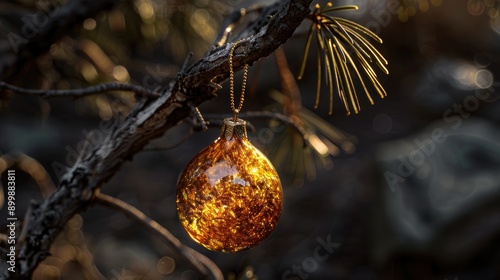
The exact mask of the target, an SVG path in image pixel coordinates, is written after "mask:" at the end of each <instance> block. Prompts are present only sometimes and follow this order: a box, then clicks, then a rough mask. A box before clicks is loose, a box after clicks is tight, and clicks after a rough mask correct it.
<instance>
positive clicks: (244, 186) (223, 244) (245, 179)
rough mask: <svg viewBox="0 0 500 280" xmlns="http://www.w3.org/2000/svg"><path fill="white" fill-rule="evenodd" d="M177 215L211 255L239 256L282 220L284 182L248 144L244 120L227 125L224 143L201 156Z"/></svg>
mask: <svg viewBox="0 0 500 280" xmlns="http://www.w3.org/2000/svg"><path fill="white" fill-rule="evenodd" d="M176 202H177V211H178V213H179V219H180V221H181V223H182V225H183V226H184V228H185V229H186V231H187V233H188V234H189V236H190V237H191V238H192V239H193V240H195V241H196V242H197V243H199V244H200V245H202V246H204V247H205V248H207V249H210V250H214V251H221V252H238V251H242V250H245V249H248V248H251V247H253V246H255V245H257V244H258V243H260V242H261V241H263V240H264V239H265V238H266V237H267V236H269V234H271V232H272V231H273V230H274V228H275V227H276V225H277V223H278V220H279V218H280V215H281V209H282V204H283V192H282V188H281V182H280V179H279V176H278V173H277V172H276V169H275V168H274V167H273V165H272V163H271V162H270V161H269V160H268V159H267V157H266V156H265V155H264V154H262V153H261V152H260V151H259V150H258V149H257V148H255V147H254V146H253V145H252V144H251V143H250V141H249V140H248V138H247V134H246V124H245V121H244V120H242V119H236V120H235V119H225V120H224V123H223V126H222V129H221V134H220V137H219V138H218V139H217V140H216V141H215V142H214V143H212V144H210V145H209V146H208V147H206V148H205V149H203V150H202V151H201V152H200V153H199V154H198V155H196V156H195V157H194V158H193V159H192V160H191V162H189V164H188V165H187V166H186V168H185V169H184V171H183V173H182V175H181V177H180V179H179V183H178V186H177V197H176Z"/></svg>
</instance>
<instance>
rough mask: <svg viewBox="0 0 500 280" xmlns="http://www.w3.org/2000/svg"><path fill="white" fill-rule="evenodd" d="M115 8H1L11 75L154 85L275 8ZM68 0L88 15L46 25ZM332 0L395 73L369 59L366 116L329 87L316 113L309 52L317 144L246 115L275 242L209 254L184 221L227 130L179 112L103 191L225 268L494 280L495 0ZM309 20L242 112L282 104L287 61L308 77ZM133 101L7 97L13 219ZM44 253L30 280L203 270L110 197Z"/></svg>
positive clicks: (499, 137)
mask: <svg viewBox="0 0 500 280" xmlns="http://www.w3.org/2000/svg"><path fill="white" fill-rule="evenodd" d="M107 2H110V1H102V2H97V1H96V3H87V2H85V1H68V3H66V2H65V1H63V0H38V1H32V0H22V1H21V0H18V1H8V2H7V1H4V2H1V3H0V80H2V81H4V82H8V83H11V84H14V85H17V86H21V87H26V88H37V89H68V88H81V87H86V86H89V85H96V84H99V83H103V82H110V81H117V82H122V83H132V84H136V85H141V86H144V87H146V88H149V89H155V88H157V87H158V86H161V85H166V84H168V83H169V82H170V81H171V80H172V79H174V78H175V75H176V74H177V72H178V71H179V69H180V66H181V65H182V63H183V61H184V60H185V58H186V56H187V54H188V53H189V52H193V53H194V55H193V59H192V61H193V62H194V61H195V60H196V59H197V58H200V57H202V56H203V54H205V53H206V52H207V51H208V50H209V48H210V46H211V45H212V44H213V43H214V40H215V38H216V36H217V34H218V33H219V32H220V30H221V29H223V28H224V26H223V21H224V19H225V18H226V16H227V15H229V14H230V13H231V12H232V11H233V10H235V9H240V8H248V7H251V6H252V5H263V4H266V5H267V4H268V3H267V2H265V1H261V2H257V1H229V0H213V1H208V0H184V1H179V0H174V1H160V0H133V1H132V0H127V1H119V2H117V3H116V4H114V5H109V4H106V3H107ZM318 3H319V4H321V6H324V5H326V2H322V1H319V2H318ZM70 4H71V5H75V7H76V8H75V10H76V11H82V14H84V15H85V18H83V19H81V20H79V19H80V17H81V15H80V14H77V15H75V16H74V17H73V16H70V17H69V18H72V20H68V21H67V22H66V21H64V20H63V21H61V26H59V28H58V29H57V30H52V31H47V30H45V29H44V28H43V27H44V26H45V25H46V24H47V22H48V21H50V20H51V16H50V15H54V14H58V13H59V14H58V16H64V14H63V13H62V12H61V11H63V8H62V7H63V6H65V5H70ZM333 4H334V6H337V5H338V6H340V5H357V6H358V7H359V9H358V10H357V11H344V12H338V13H335V14H334V15H335V16H339V17H342V18H346V19H350V20H353V21H355V22H357V23H359V24H361V25H362V26H365V27H367V28H369V29H370V30H372V31H373V32H374V33H376V34H377V35H379V36H380V37H381V38H382V39H383V41H384V43H383V44H377V43H374V46H375V47H376V48H377V49H378V50H379V51H380V52H381V53H382V54H383V55H384V56H385V58H386V59H387V60H388V61H389V64H388V69H389V72H390V74H389V75H385V74H384V73H383V72H382V71H378V69H376V73H377V75H378V77H379V80H380V82H381V84H382V85H383V86H384V88H385V90H386V91H387V97H386V98H384V99H381V98H379V97H378V95H377V94H376V93H374V92H372V93H371V95H372V96H373V98H374V101H375V104H374V105H373V106H372V105H370V104H369V102H368V100H367V99H366V98H365V97H364V95H363V94H362V92H361V93H360V94H359V98H360V103H361V111H360V112H359V113H358V114H351V115H350V116H347V115H346V111H345V110H344V108H343V105H342V104H341V102H340V100H339V99H338V98H337V97H335V99H334V102H333V114H331V115H330V114H328V111H329V108H328V107H329V106H328V103H329V99H328V92H327V89H326V87H325V86H323V87H324V88H325V89H323V91H322V94H321V96H320V104H319V106H318V108H317V109H314V108H313V107H314V102H315V92H316V78H317V70H316V66H317V65H316V64H315V63H316V59H315V57H316V56H315V52H316V48H315V47H312V48H311V54H310V55H309V59H308V62H307V65H306V71H305V73H306V74H305V75H304V77H303V79H302V80H300V81H297V84H298V86H299V88H300V99H299V100H300V101H301V103H302V107H300V106H298V108H297V104H298V103H297V101H295V103H294V104H293V105H294V106H296V107H295V111H294V113H295V115H293V117H297V118H298V119H299V120H300V122H301V123H302V125H303V126H304V127H305V128H306V130H307V132H308V133H309V135H312V136H311V137H309V138H308V139H309V141H306V142H305V143H304V139H303V138H302V137H301V135H300V134H298V133H297V132H296V130H294V129H293V128H291V127H289V126H285V125H283V124H281V123H279V122H278V121H276V120H262V119H261V120H250V121H251V122H252V125H253V126H254V128H255V129H254V130H253V131H252V132H250V134H249V137H250V139H251V141H252V143H253V144H254V145H255V146H257V147H258V148H260V149H262V150H263V151H264V152H265V153H266V154H267V155H268V156H269V157H270V159H271V160H272V161H273V163H274V164H275V165H276V166H277V168H278V170H279V173H280V176H281V178H282V184H283V191H284V208H283V213H282V217H281V219H280V222H279V224H278V226H277V228H276V230H275V231H274V232H273V233H272V234H271V236H270V237H269V238H267V239H266V240H265V241H264V242H262V243H261V244H260V245H258V246H256V247H255V248H253V249H250V250H247V251H244V252H240V253H235V254H226V253H217V252H211V251H208V250H206V249H204V248H203V247H201V246H199V245H197V244H196V243H194V242H193V241H192V240H191V239H190V238H189V237H188V235H187V234H186V232H185V231H184V229H183V228H182V226H181V224H180V222H179V220H178V217H177V212H176V208H175V193H176V183H177V180H178V176H179V174H180V173H181V172H182V170H183V168H184V166H185V165H186V164H187V163H188V162H189V161H190V160H191V158H192V157H193V156H195V155H196V154H197V153H198V152H199V151H200V150H201V149H203V148H204V147H205V146H207V145H208V144H210V143H211V142H213V141H214V140H215V139H216V138H217V137H218V133H219V129H218V128H211V129H209V130H208V131H206V132H194V133H193V134H192V136H194V137H188V136H190V125H189V124H185V123H183V124H180V125H179V126H177V127H175V128H174V129H172V130H170V131H168V132H167V133H166V134H165V135H164V136H163V137H162V138H161V139H158V140H156V141H154V142H152V143H151V144H150V146H148V147H147V149H146V150H145V151H143V152H141V153H139V154H137V155H136V156H135V157H134V158H133V160H132V161H129V162H127V163H126V164H125V165H124V166H123V167H122V168H121V170H120V171H119V172H118V173H117V174H116V175H115V176H114V177H113V178H112V180H110V182H109V183H108V184H107V185H105V186H104V187H103V190H102V192H103V193H106V194H109V195H112V196H115V197H118V198H120V199H122V200H124V201H126V202H128V203H130V204H132V205H134V206H136V207H137V208H139V209H140V210H142V211H143V212H145V213H146V214H147V215H149V216H150V217H151V218H153V219H155V220H156V221H158V222H159V223H160V224H162V225H163V226H164V227H165V228H167V229H169V230H170V231H171V232H172V233H173V234H174V235H175V236H176V237H178V238H179V239H180V240H181V241H182V242H183V243H185V244H186V245H188V246H191V247H193V248H194V249H196V250H198V251H200V252H201V253H203V254H205V255H207V256H208V257H209V258H210V259H212V260H213V261H214V262H215V263H216V264H217V265H218V266H219V267H220V268H221V270H222V271H223V273H224V275H225V276H226V278H227V279H440V280H445V279H448V280H465V279H500V131H499V124H500V123H499V122H500V114H498V112H499V111H500V101H499V96H500V95H499V92H500V72H499V70H500V69H499V67H500V1H498V0H454V1H451V0H387V1H375V0H366V1H356V0H352V1H335V2H334V3H333ZM78 5H81V7H78ZM89 10H90V12H89ZM254 17H256V14H254V13H249V14H248V17H247V18H245V20H247V21H249V20H251V19H252V18H254ZM245 24H246V23H245V22H243V23H241V24H240V27H241V26H242V27H241V28H244V26H245ZM309 25H310V22H307V21H306V22H305V23H304V26H301V27H300V28H299V29H298V30H297V32H296V34H295V35H294V37H293V38H291V39H290V40H289V41H288V42H287V43H286V44H285V45H284V48H283V50H281V51H282V53H281V51H280V53H281V54H283V53H284V55H285V57H286V58H287V59H286V61H287V62H288V66H289V68H287V67H284V66H283V57H282V56H278V55H277V56H276V57H274V55H271V56H270V57H268V58H265V59H262V60H260V61H258V62H256V63H255V64H254V65H253V66H252V67H251V69H250V78H249V93H248V96H247V99H246V103H245V107H244V110H245V111H259V110H268V111H275V112H283V110H285V111H287V110H288V111H289V109H290V108H289V106H290V104H289V103H287V101H286V98H283V93H282V92H285V91H286V90H285V89H284V87H283V84H282V83H281V82H280V81H281V78H282V77H283V75H284V74H283V69H285V70H286V69H289V71H291V73H293V75H294V76H295V77H297V74H298V72H299V68H300V65H301V59H300V58H301V57H302V54H303V53H304V45H305V41H306V37H307V30H308V27H309ZM40 35H44V36H42V37H45V39H46V40H39V39H38V38H39V37H40ZM33 38H37V39H36V40H35V39H33ZM54 38H58V39H57V42H55V43H54V42H53V41H51V40H52V39H54ZM32 39H33V40H32ZM313 45H315V43H314V42H313ZM279 70H281V72H280V71H279ZM370 90H372V89H370ZM218 95H219V96H218V97H217V98H215V99H213V100H212V101H210V102H207V103H205V104H203V105H202V106H201V107H200V111H201V112H202V114H204V115H206V116H208V118H210V116H214V115H215V114H217V115H219V114H227V113H229V112H230V107H229V95H228V84H227V83H225V84H223V89H222V90H220V91H219V94H218ZM134 103H135V99H134V97H133V96H132V95H131V94H130V93H125V92H115V93H106V94H100V95H92V96H88V97H84V98H79V99H74V100H73V99H70V98H51V99H42V98H38V97H30V96H22V95H16V94H13V93H11V92H7V91H4V92H3V93H2V94H0V156H1V158H0V170H1V171H2V172H4V173H3V174H2V175H5V171H6V170H7V169H9V168H10V169H15V170H16V172H17V186H18V187H17V194H16V199H17V203H18V204H17V215H18V216H19V217H21V216H22V215H23V213H24V212H25V211H26V209H27V207H28V205H29V201H30V200H33V199H34V200H41V199H43V197H44V196H46V195H48V194H50V193H51V192H52V191H53V186H54V185H56V186H57V184H58V182H59V178H60V177H61V175H62V174H63V173H64V169H65V168H66V167H68V166H71V164H72V163H73V162H74V161H75V159H76V157H77V154H78V152H79V151H80V150H81V149H82V145H83V143H84V140H85V137H86V135H87V134H88V133H89V132H92V133H94V135H96V137H99V136H100V135H101V136H103V135H105V134H106V133H107V131H109V127H110V125H112V124H113V122H116V121H119V120H120V119H122V118H123V117H124V116H125V115H126V114H127V112H128V111H129V110H130V109H131V108H132V107H133V105H134ZM287 106H288V107H287ZM197 136H202V137H197ZM4 177H5V176H3V177H2V180H1V182H2V185H3V186H2V187H3V188H4V193H2V194H1V195H0V203H1V204H0V205H1V207H2V208H1V209H2V210H1V214H0V221H2V222H0V224H1V230H2V232H6V230H7V229H6V222H3V221H6V217H7V211H6V210H5V208H6V206H5V203H4V202H5V201H4V194H5V188H6V181H5V178H4ZM4 210H5V211H4ZM51 252H52V255H51V256H49V257H48V258H47V259H46V260H45V261H44V262H43V263H42V264H40V265H39V267H38V268H37V270H36V272H35V274H34V279H103V278H104V279H198V277H199V276H198V275H197V273H196V272H195V271H194V270H193V268H192V267H190V266H189V265H188V264H187V263H186V262H185V261H183V260H182V259H181V258H179V256H176V255H175V254H173V253H172V251H171V250H170V249H169V248H168V247H167V246H166V245H165V244H163V243H162V242H160V240H159V239H158V238H156V237H155V236H153V235H151V234H150V233H149V232H147V231H146V230H145V229H144V228H142V227H141V226H139V225H138V224H136V223H134V222H133V221H132V220H130V219H128V218H127V217H126V216H125V215H124V214H123V213H118V212H115V211H113V210H110V209H108V208H105V207H103V206H100V205H96V206H94V207H91V208H89V209H88V210H87V211H85V212H84V213H82V214H81V215H77V216H75V217H74V218H73V219H72V220H71V222H70V223H69V224H68V226H67V227H66V228H65V229H64V231H63V233H62V234H61V235H60V236H59V238H58V239H57V241H56V242H55V243H54V245H53V248H52V251H51Z"/></svg>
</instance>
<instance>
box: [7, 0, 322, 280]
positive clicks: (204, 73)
mask: <svg viewBox="0 0 500 280" xmlns="http://www.w3.org/2000/svg"><path fill="white" fill-rule="evenodd" d="M311 1H312V0H283V1H282V2H281V5H280V6H279V9H277V10H276V12H275V13H271V14H273V16H272V17H271V18H270V19H269V18H267V17H266V18H265V19H262V18H261V19H260V20H259V19H258V22H259V24H258V25H256V26H261V27H260V29H258V32H257V33H256V34H255V36H253V37H252V38H251V39H248V40H245V41H243V42H241V43H240V45H239V46H238V48H236V51H235V57H234V66H235V69H241V67H242V66H243V65H244V64H253V63H254V62H255V61H257V60H259V59H260V58H263V57H265V56H268V55H269V54H271V53H272V52H273V51H274V50H275V49H276V48H278V47H279V46H280V45H282V44H283V43H284V42H285V41H286V40H287V39H288V38H289V37H290V36H291V35H292V34H293V32H294V30H295V29H296V28H297V27H298V26H299V25H300V23H301V22H302V20H303V19H304V18H305V17H306V15H307V14H309V5H310V3H311ZM230 48H231V46H230V45H226V46H222V47H220V48H216V49H214V50H213V51H211V52H210V53H209V54H208V55H207V56H206V57H204V58H202V59H200V60H199V61H197V62H196V63H194V64H193V65H192V66H191V67H189V68H188V69H187V70H186V73H185V75H182V77H179V78H178V81H177V82H176V83H175V84H173V85H172V86H170V87H169V88H165V89H163V90H164V92H162V95H161V96H160V97H159V98H157V99H155V100H140V101H139V102H138V104H137V106H136V107H135V108H134V109H133V110H132V112H130V114H129V116H127V118H126V119H125V120H124V121H123V122H122V123H121V124H119V125H117V126H116V127H114V128H113V129H112V131H111V133H110V134H109V135H108V136H107V137H106V138H105V139H104V140H103V142H102V143H91V145H90V146H91V147H90V148H89V149H86V151H85V152H84V153H83V154H82V155H81V156H80V157H79V159H78V161H77V162H76V163H75V164H74V166H73V167H72V168H70V169H69V170H68V171H67V172H66V174H65V175H64V176H63V177H62V178H61V181H60V184H59V188H58V190H57V191H56V192H55V193H54V194H53V195H51V197H50V198H48V199H47V200H45V201H44V202H42V203H40V204H33V213H32V215H31V217H30V218H29V219H30V221H29V224H30V229H29V230H28V233H27V238H26V242H24V243H23V246H22V247H21V248H19V255H18V262H17V267H16V271H18V273H16V274H15V275H14V274H9V273H8V271H7V264H6V263H5V262H4V263H3V264H2V266H1V268H0V278H10V279H19V278H22V279H25V278H30V276H31V274H32V272H33V270H34V269H35V268H36V267H37V265H38V264H39V263H40V262H41V261H43V260H44V259H45V258H46V257H47V255H48V254H49V249H50V245H51V244H52V242H53V241H54V240H55V238H56V237H57V236H58V234H59V233H60V232H61V230H62V228H63V226H64V225H65V224H66V222H67V221H68V220H69V219H70V218H71V217H72V216H73V215H74V214H76V213H79V212H81V211H83V210H84V209H85V208H86V207H87V206H89V204H90V203H91V201H92V199H93V197H94V195H95V193H96V192H97V191H98V190H99V188H100V187H101V186H102V185H103V184H105V183H106V182H107V181H108V180H109V179H110V178H111V177H112V176H113V175H114V174H115V173H116V172H117V171H118V169H119V168H120V167H121V166H122V164H123V163H124V162H125V160H129V159H131V158H132V157H133V156H134V155H135V154H136V153H137V152H138V151H140V150H142V149H143V147H144V146H145V145H146V144H148V143H149V142H150V141H151V140H152V139H155V138H157V137H160V136H161V135H163V134H164V133H165V131H167V130H168V129H170V128H172V127H173V126H175V125H177V124H178V123H179V122H180V121H181V120H183V119H184V118H186V117H187V116H189V114H190V112H191V109H190V106H195V107H197V106H199V105H200V104H201V103H203V102H205V101H207V100H209V99H211V98H213V97H214V95H215V94H214V93H215V88H214V87H213V86H212V85H211V84H210V83H212V82H221V81H222V80H224V79H225V78H227V77H228V74H229V67H228V54H229V50H230Z"/></svg>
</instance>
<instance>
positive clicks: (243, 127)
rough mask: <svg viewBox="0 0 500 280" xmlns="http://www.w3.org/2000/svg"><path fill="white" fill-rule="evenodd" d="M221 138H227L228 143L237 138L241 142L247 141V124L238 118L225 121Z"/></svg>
mask: <svg viewBox="0 0 500 280" xmlns="http://www.w3.org/2000/svg"><path fill="white" fill-rule="evenodd" d="M220 137H224V138H226V141H229V140H231V139H232V138H233V137H236V138H238V139H240V140H242V139H247V122H246V121H244V120H242V119H238V118H236V120H235V118H232V119H231V118H227V119H224V122H223V123H222V129H221V130H220Z"/></svg>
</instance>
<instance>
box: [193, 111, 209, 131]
mask: <svg viewBox="0 0 500 280" xmlns="http://www.w3.org/2000/svg"><path fill="white" fill-rule="evenodd" d="M191 111H192V112H193V115H194V117H195V120H196V122H197V123H198V124H199V125H200V126H201V129H203V131H205V130H207V129H208V126H207V122H206V121H205V119H204V118H203V115H202V114H201V112H200V109H198V107H194V106H191Z"/></svg>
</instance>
